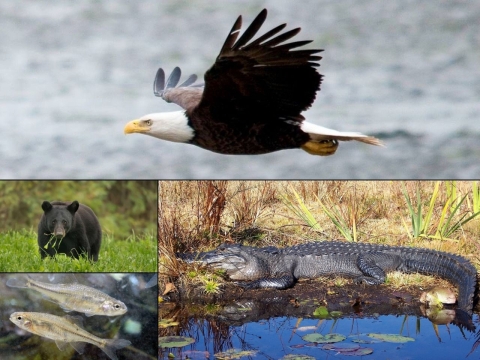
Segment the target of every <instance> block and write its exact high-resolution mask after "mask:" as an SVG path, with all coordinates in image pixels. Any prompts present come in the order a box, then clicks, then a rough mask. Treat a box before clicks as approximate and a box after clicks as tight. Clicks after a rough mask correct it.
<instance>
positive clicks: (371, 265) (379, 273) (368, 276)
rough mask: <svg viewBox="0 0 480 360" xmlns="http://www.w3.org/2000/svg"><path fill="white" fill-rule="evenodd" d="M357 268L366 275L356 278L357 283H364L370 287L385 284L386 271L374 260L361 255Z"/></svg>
mask: <svg viewBox="0 0 480 360" xmlns="http://www.w3.org/2000/svg"><path fill="white" fill-rule="evenodd" d="M357 266H358V268H359V269H360V271H361V272H362V273H363V274H364V275H363V276H359V277H357V278H356V281H357V282H359V283H360V282H364V283H366V284H368V285H378V284H383V283H384V282H385V278H386V274H385V271H383V269H382V268H381V267H380V266H378V265H377V264H376V263H375V260H374V259H372V258H370V257H368V256H365V255H359V256H358V258H357Z"/></svg>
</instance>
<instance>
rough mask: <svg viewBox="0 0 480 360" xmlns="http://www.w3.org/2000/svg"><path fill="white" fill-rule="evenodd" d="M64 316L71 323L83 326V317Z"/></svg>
mask: <svg viewBox="0 0 480 360" xmlns="http://www.w3.org/2000/svg"><path fill="white" fill-rule="evenodd" d="M64 318H65V319H67V320H68V321H70V322H71V323H72V324H75V325H77V326H80V327H81V328H83V318H82V317H81V316H72V315H65V316H64Z"/></svg>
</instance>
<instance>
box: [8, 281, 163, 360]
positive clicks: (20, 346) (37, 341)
mask: <svg viewBox="0 0 480 360" xmlns="http://www.w3.org/2000/svg"><path fill="white" fill-rule="evenodd" d="M19 276H24V275H22V274H0V294H1V295H0V316H1V319H0V334H1V336H0V337H1V339H2V340H1V341H0V346H1V354H2V355H1V358H2V360H3V359H5V360H10V359H12V360H13V359H15V360H17V359H38V360H43V359H45V360H46V359H61V360H67V359H85V360H86V359H109V358H108V357H107V356H106V355H105V354H104V353H103V352H102V351H101V350H100V349H99V348H98V347H96V346H94V345H90V344H87V345H86V347H85V350H84V353H83V354H78V353H77V352H75V350H74V349H73V348H72V347H71V346H67V349H65V350H64V351H61V350H59V349H58V348H57V346H56V345H55V343H54V342H53V340H49V339H46V338H44V337H40V336H38V335H34V334H32V333H30V332H27V331H25V330H22V329H20V328H19V327H17V326H16V325H15V324H13V323H12V322H11V321H10V320H9V317H10V315H11V314H12V313H13V312H19V311H20V312H41V313H48V314H52V315H57V316H65V315H67V313H66V312H64V311H63V310H62V309H61V308H60V307H59V305H58V304H56V303H53V302H51V301H48V300H47V299H46V298H44V297H42V295H41V294H39V293H38V292H36V291H34V290H31V289H25V288H12V287H8V286H6V282H7V280H8V279H9V278H12V277H19ZM30 276H31V277H32V278H35V279H36V280H38V281H43V282H54V283H62V282H63V283H70V282H71V281H72V279H73V281H75V282H78V283H80V284H83V285H87V286H90V287H94V288H96V289H98V290H100V291H103V292H105V293H107V294H109V295H110V296H112V297H114V298H115V299H118V300H120V301H122V302H124V303H125V305H126V306H127V308H128V311H127V312H126V313H125V314H124V315H121V316H116V317H106V316H98V315H95V316H91V317H86V316H84V314H82V313H77V312H70V313H68V315H71V316H80V317H81V318H82V319H83V328H84V329H85V330H87V331H88V332H90V333H92V334H94V335H96V336H98V337H101V338H107V339H127V340H129V341H130V342H131V343H132V344H131V345H130V346H128V347H126V348H123V349H120V350H117V351H116V354H117V356H118V358H119V359H136V360H152V359H156V358H157V322H158V320H157V319H158V317H157V287H156V286H154V287H148V288H146V287H145V285H146V283H147V282H148V280H149V279H151V278H152V276H153V274H140V273H139V274H115V275H110V274H75V276H74V277H73V278H72V276H73V275H72V274H50V275H46V274H31V275H30Z"/></svg>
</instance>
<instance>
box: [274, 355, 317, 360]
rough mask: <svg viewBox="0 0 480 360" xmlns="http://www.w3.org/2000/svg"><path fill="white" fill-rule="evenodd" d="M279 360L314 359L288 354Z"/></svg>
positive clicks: (312, 359)
mask: <svg viewBox="0 0 480 360" xmlns="http://www.w3.org/2000/svg"><path fill="white" fill-rule="evenodd" d="M280 360H315V358H314V357H313V356H308V355H298V354H288V355H285V356H284V357H282V358H280Z"/></svg>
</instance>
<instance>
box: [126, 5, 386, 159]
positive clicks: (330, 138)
mask: <svg viewBox="0 0 480 360" xmlns="http://www.w3.org/2000/svg"><path fill="white" fill-rule="evenodd" d="M266 18H267V10H266V9H264V10H262V11H261V12H260V13H259V14H258V15H257V17H256V18H255V20H253V22H252V23H251V25H250V26H249V27H248V28H247V30H245V32H244V33H243V34H242V36H240V38H239V39H238V40H237V38H238V36H239V33H240V28H241V26H242V17H241V16H239V17H238V18H237V21H235V24H234V25H233V27H232V30H230V33H229V34H228V37H227V39H226V40H225V43H224V44H223V46H222V49H221V50H220V54H219V55H218V56H217V59H216V60H215V63H214V64H213V66H212V67H211V68H210V69H209V70H208V71H207V72H206V73H205V84H204V85H203V84H195V81H196V80H197V77H196V75H191V76H190V77H189V78H188V79H187V80H185V81H184V82H183V83H181V84H180V85H178V83H179V81H180V77H181V71H180V69H179V68H178V67H176V68H175V69H174V70H173V72H172V73H171V75H170V76H169V77H168V79H167V81H166V82H165V72H164V71H163V69H159V70H158V71H157V74H156V76H155V81H154V86H153V87H154V94H155V95H156V96H159V97H161V98H162V99H164V100H165V101H167V102H173V103H175V104H177V105H180V106H181V107H182V108H183V110H181V111H175V112H164V113H153V114H148V115H145V116H142V117H141V118H139V119H137V120H133V121H130V122H129V123H127V124H126V126H125V129H124V132H125V134H131V133H140V134H146V135H150V136H154V137H156V138H159V139H163V140H169V141H174V142H181V143H189V144H194V145H197V146H200V147H202V148H204V149H207V150H210V151H214V152H217V153H221V154H265V153H269V152H273V151H278V150H282V149H294V148H301V149H303V150H305V151H307V152H308V153H310V154H313V155H331V154H333V153H335V151H336V150H337V147H338V141H339V140H342V141H347V140H357V141H361V142H364V143H367V144H371V145H381V142H380V140H378V139H376V138H374V137H371V136H367V135H363V134H360V133H356V132H340V131H336V130H332V129H328V128H325V127H322V126H319V125H315V124H312V123H309V122H306V121H304V120H305V118H304V117H303V116H302V115H301V112H302V111H304V110H306V109H308V108H309V107H310V106H311V105H312V103H313V101H314V100H315V96H316V92H317V91H318V90H320V84H321V81H322V75H320V74H319V73H318V72H317V70H316V67H318V66H319V64H318V61H319V60H320V59H321V56H318V55H317V54H318V53H319V52H321V51H323V50H315V49H312V50H306V49H301V50H293V49H295V48H299V47H302V46H304V45H306V44H308V43H310V42H311V41H309V40H307V41H294V42H289V43H286V41H287V40H289V39H291V38H293V37H294V36H295V35H296V34H298V33H299V32H300V28H296V29H292V30H289V31H286V32H284V33H282V34H280V35H277V34H278V33H279V32H280V31H282V30H283V29H284V28H285V26H286V24H282V25H279V26H277V27H275V28H274V29H272V30H270V31H268V32H266V33H265V34H263V35H262V36H259V37H258V38H257V39H255V40H253V41H251V40H252V38H253V37H254V36H255V35H256V33H257V32H258V30H259V29H260V27H261V26H262V24H263V23H264V21H265V19H266Z"/></svg>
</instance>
